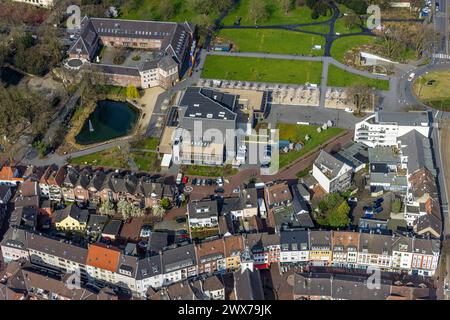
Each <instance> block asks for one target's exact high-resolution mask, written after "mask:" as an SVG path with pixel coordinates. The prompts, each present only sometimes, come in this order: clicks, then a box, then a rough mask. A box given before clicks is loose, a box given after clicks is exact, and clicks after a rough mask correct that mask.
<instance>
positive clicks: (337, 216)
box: [326, 200, 350, 228]
mask: <svg viewBox="0 0 450 320" xmlns="http://www.w3.org/2000/svg"><path fill="white" fill-rule="evenodd" d="M349 212H350V206H349V205H348V203H347V201H345V200H344V201H342V203H341V204H340V205H339V206H338V207H336V208H335V209H332V210H331V211H330V213H329V214H328V216H327V219H326V221H327V225H328V226H329V227H332V228H343V227H347V226H348V225H349V224H350V218H349V216H348V214H349Z"/></svg>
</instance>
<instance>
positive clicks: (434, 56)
mask: <svg viewBox="0 0 450 320" xmlns="http://www.w3.org/2000/svg"><path fill="white" fill-rule="evenodd" d="M433 58H436V59H449V60H450V55H448V54H444V53H435V54H433Z"/></svg>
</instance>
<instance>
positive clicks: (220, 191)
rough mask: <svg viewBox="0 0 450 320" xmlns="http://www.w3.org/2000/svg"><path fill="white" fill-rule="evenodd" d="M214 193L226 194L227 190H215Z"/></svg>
mask: <svg viewBox="0 0 450 320" xmlns="http://www.w3.org/2000/svg"><path fill="white" fill-rule="evenodd" d="M214 192H216V193H224V192H225V190H224V189H223V188H217V189H216V190H214Z"/></svg>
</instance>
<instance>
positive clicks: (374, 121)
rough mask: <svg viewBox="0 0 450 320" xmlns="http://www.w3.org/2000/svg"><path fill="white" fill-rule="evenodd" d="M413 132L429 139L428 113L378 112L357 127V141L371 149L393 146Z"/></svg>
mask: <svg viewBox="0 0 450 320" xmlns="http://www.w3.org/2000/svg"><path fill="white" fill-rule="evenodd" d="M412 130H417V131H418V132H419V133H421V134H422V135H424V136H425V137H429V134H430V120H429V114H428V112H425V111H421V112H376V113H375V114H374V115H371V116H370V117H368V118H366V119H364V120H363V121H361V122H358V123H357V124H356V125H355V141H356V142H360V143H364V144H365V145H367V146H369V147H375V146H392V145H396V144H397V138H398V137H400V136H402V135H404V134H406V133H408V132H410V131H412Z"/></svg>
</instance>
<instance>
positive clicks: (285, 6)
mask: <svg viewBox="0 0 450 320" xmlns="http://www.w3.org/2000/svg"><path fill="white" fill-rule="evenodd" d="M278 4H279V5H280V8H281V10H283V12H284V13H285V14H288V13H289V11H291V10H292V8H293V5H294V3H293V2H292V0H278Z"/></svg>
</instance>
